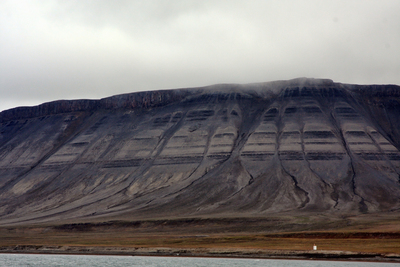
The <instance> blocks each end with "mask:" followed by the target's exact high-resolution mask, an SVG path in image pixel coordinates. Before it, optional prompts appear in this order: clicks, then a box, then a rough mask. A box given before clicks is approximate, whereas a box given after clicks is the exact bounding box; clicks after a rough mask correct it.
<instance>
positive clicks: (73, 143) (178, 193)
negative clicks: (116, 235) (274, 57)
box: [0, 78, 400, 224]
mask: <svg viewBox="0 0 400 267" xmlns="http://www.w3.org/2000/svg"><path fill="white" fill-rule="evenodd" d="M399 150H400V87H399V86H397V85H351V84H341V83H335V82H333V81H332V80H328V79H308V78H298V79H293V80H288V81H275V82H266V83H254V84H245V85H240V84H220V85H212V86H206V87H199V88H188V89H185V88H184V89H176V90H159V91H149V92H138V93H131V94H122V95H116V96H112V97H107V98H102V99H99V100H60V101H53V102H49V103H44V104H42V105H39V106H34V107H19V108H14V109H10V110H6V111H3V112H1V113H0V203H1V204H0V224H10V223H20V222H31V223H39V222H50V221H63V220H70V219H73V218H76V219H84V218H87V219H93V218H106V217H107V218H113V217H118V216H122V217H124V216H127V217H129V218H154V217H155V216H156V217H160V216H161V217H185V216H189V217H190V216H206V217H207V216H211V217H212V216H228V217H229V216H255V215H257V216H269V215H271V214H276V213H293V214H294V213H331V214H362V213H375V212H397V211H398V210H399V208H400V201H399V199H400V152H399Z"/></svg>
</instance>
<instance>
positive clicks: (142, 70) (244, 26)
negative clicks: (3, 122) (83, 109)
mask: <svg viewBox="0 0 400 267" xmlns="http://www.w3.org/2000/svg"><path fill="white" fill-rule="evenodd" d="M399 14H400V1H398V0H379V1H378V0H373V1H372V0H323V1H322V0H297V1H294V0H276V1H274V0H198V1H194V0H131V1H125V0H114V1H112V0H51V1H50V0H40V1H29V0H26V1H22V0H1V1H0V94H1V98H0V110H5V109H9V108H13V107H17V106H32V105H38V104H41V103H44V102H48V101H53V100H59V99H82V98H85V99H99V98H103V97H108V96H112V95H116V94H123V93H130V92H137V91H147V90H159V89H173V88H187V87H198V86H206V85H211V84H217V83H255V82H266V81H275V80H288V79H293V78H298V77H309V78H328V79H332V80H334V81H335V82H341V83H356V84H398V85H400V16H399Z"/></svg>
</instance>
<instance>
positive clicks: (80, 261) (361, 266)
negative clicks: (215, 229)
mask: <svg viewBox="0 0 400 267" xmlns="http://www.w3.org/2000/svg"><path fill="white" fill-rule="evenodd" d="M3 266H4V267H13V266H18V267H25V266H29V267H36V266H38V267H39V266H40V267H50V266H51V267H55V266H62V267H65V266H67V267H68V266H71V267H72V266H73V267H76V266H86V267H90V266H94V267H108V266H137V267H142V266H143V267H144V266H146V267H167V266H168V267H170V266H173V267H187V266H193V267H203V266H204V267H212V266H216V267H225V266H226V267H236V266H246V267H248V266H249V267H259V266H260V267H261V266H262V267H283V266H293V267H322V266H324V267H385V266H387V267H389V266H391V267H393V266H400V264H399V263H376V262H373V263H368V262H343V261H307V260H266V259H223V258H186V257H139V256H135V257H132V256H88V255H32V254H0V267H3Z"/></svg>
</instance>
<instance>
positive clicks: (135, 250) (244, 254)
mask: <svg viewBox="0 0 400 267" xmlns="http://www.w3.org/2000/svg"><path fill="white" fill-rule="evenodd" d="M0 253H1V254H50V255H102V256H163V257H204V258H214V257H215V258H244V259H284V260H334V261H366V262H387V263H390V262H392V263H399V262H400V254H392V253H390V254H382V253H364V252H351V251H327V250H316V251H313V250H305V251H295V250H269V249H245V248H241V249H239V248H238V249H236V248H223V249H220V248H166V247H151V248H150V247H103V246H101V247H97V246H36V245H17V246H8V247H0Z"/></svg>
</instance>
